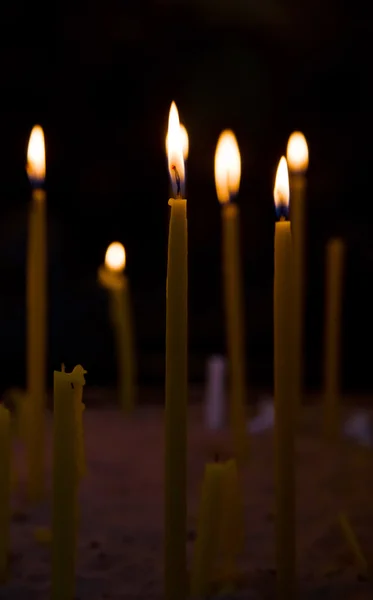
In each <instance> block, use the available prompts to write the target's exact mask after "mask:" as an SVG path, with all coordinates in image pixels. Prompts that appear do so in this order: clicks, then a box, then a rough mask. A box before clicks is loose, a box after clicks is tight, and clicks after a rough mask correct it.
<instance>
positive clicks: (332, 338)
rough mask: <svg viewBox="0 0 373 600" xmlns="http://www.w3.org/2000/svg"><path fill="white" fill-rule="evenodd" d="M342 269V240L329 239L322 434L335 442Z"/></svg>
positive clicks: (326, 275) (339, 357)
mask: <svg viewBox="0 0 373 600" xmlns="http://www.w3.org/2000/svg"><path fill="white" fill-rule="evenodd" d="M343 270H344V244H343V241H342V240H340V239H332V240H330V241H329V242H328V244H327V248H326V269H325V307H326V309H325V325H324V336H325V341H324V345H325V354H324V394H325V399H324V434H325V437H326V439H327V440H328V441H337V439H338V437H339V429H340V422H339V394H340V361H341V320H342V288H343Z"/></svg>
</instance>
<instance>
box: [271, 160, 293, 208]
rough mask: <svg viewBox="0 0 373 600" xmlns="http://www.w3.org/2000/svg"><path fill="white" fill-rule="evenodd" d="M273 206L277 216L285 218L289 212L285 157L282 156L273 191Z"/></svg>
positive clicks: (287, 176) (287, 174) (287, 175)
mask: <svg viewBox="0 0 373 600" xmlns="http://www.w3.org/2000/svg"><path fill="white" fill-rule="evenodd" d="M273 196H274V199H275V206H276V210H277V214H278V215H279V216H284V214H285V215H286V216H287V215H288V212H289V200H290V191H289V173H288V165H287V162H286V158H285V156H282V157H281V159H280V162H279V163H278V167H277V173H276V180H275V187H274V190H273Z"/></svg>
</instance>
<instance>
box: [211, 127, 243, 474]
mask: <svg viewBox="0 0 373 600" xmlns="http://www.w3.org/2000/svg"><path fill="white" fill-rule="evenodd" d="M240 177H241V158H240V153H239V149H238V145H237V141H236V138H235V136H234V134H233V133H232V132H231V131H224V132H223V133H222V134H221V136H220V138H219V141H218V144H217V147H216V153H215V183H216V191H217V196H218V200H219V202H220V203H221V205H222V226H223V272H224V292H225V311H226V325H227V347H228V363H229V383H230V420H231V427H232V434H233V444H234V452H235V456H236V458H237V460H238V461H239V463H243V462H245V461H246V459H247V457H248V434H247V417H246V374H245V371H246V365H245V362H246V358H245V339H244V338H245V323H244V310H243V301H244V299H243V286H242V269H241V261H240V232H239V210H238V206H237V204H235V203H233V202H232V201H231V200H232V198H233V197H234V196H235V195H236V194H237V193H238V190H239V186H240Z"/></svg>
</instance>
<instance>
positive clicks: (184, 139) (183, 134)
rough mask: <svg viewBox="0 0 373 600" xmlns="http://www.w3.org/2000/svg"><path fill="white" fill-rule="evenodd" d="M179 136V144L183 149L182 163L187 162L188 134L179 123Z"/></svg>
mask: <svg viewBox="0 0 373 600" xmlns="http://www.w3.org/2000/svg"><path fill="white" fill-rule="evenodd" d="M180 135H181V144H182V148H183V158H184V161H187V160H188V155H189V137H188V132H187V130H186V128H185V126H184V125H183V124H182V123H180ZM166 154H167V155H168V133H167V135H166Z"/></svg>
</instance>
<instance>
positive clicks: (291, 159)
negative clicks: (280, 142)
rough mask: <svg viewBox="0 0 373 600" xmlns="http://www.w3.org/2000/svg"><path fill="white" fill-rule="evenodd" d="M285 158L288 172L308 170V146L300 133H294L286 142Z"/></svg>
mask: <svg viewBox="0 0 373 600" xmlns="http://www.w3.org/2000/svg"><path fill="white" fill-rule="evenodd" d="M286 157H287V161H288V165H289V169H290V171H293V172H296V173H297V172H301V171H307V168H308V146H307V141H306V138H305V137H304V135H303V133H301V132H300V131H294V133H292V134H291V136H290V137H289V141H288V146H287V150H286Z"/></svg>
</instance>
